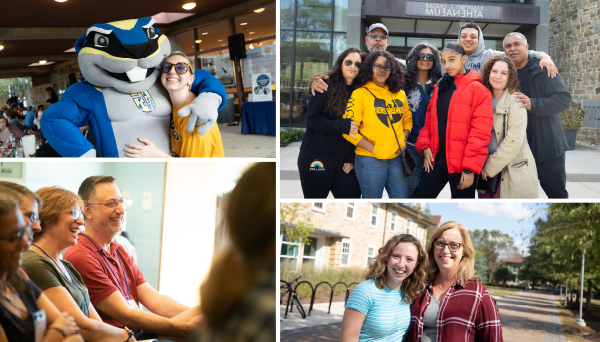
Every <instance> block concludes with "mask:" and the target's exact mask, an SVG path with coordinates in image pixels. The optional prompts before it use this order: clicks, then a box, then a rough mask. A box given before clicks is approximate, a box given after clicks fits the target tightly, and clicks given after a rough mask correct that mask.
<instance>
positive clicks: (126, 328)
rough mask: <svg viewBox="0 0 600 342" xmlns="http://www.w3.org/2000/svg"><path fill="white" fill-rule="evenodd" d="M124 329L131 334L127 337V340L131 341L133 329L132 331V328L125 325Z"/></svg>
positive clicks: (126, 341) (127, 341)
mask: <svg viewBox="0 0 600 342" xmlns="http://www.w3.org/2000/svg"><path fill="white" fill-rule="evenodd" d="M124 329H125V331H127V333H128V334H129V336H128V337H127V339H126V340H125V342H129V340H131V336H133V331H131V329H129V328H128V327H125V328H124Z"/></svg>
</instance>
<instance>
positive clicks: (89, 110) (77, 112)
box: [40, 69, 226, 157]
mask: <svg viewBox="0 0 600 342" xmlns="http://www.w3.org/2000/svg"><path fill="white" fill-rule="evenodd" d="M195 76H196V77H195V80H194V83H193V84H192V89H191V91H192V92H193V93H195V94H200V93H207V92H209V93H215V94H218V95H220V96H221V98H222V99H223V100H222V101H221V106H219V108H218V109H219V110H221V109H223V108H225V105H226V93H225V88H224V87H223V84H221V82H220V81H219V80H218V79H217V78H215V77H214V76H213V75H212V74H211V73H209V72H208V71H206V70H202V69H198V70H196V71H195ZM40 124H41V126H42V131H43V132H44V137H45V138H46V139H47V140H48V142H50V145H51V146H52V147H53V148H54V149H55V150H56V151H57V152H58V153H59V154H60V155H61V156H63V157H80V156H82V155H83V154H85V153H86V152H87V151H89V150H91V149H93V148H94V146H93V145H92V144H91V143H90V142H89V141H88V140H87V139H86V138H85V137H84V136H83V134H81V131H80V130H79V128H78V127H83V126H87V125H89V126H90V128H91V131H92V134H93V135H94V139H95V140H96V152H97V153H98V155H99V156H100V157H118V156H119V152H118V150H117V143H116V139H115V136H114V134H113V129H112V125H111V122H110V119H109V117H108V111H107V109H106V104H105V103H104V97H103V95H102V93H101V92H100V91H98V90H96V89H95V88H94V86H93V85H91V84H90V83H89V82H87V81H83V82H79V83H75V84H74V85H72V86H70V87H69V88H68V89H67V90H66V91H65V92H64V94H63V95H62V97H61V99H60V101H59V102H58V103H55V104H53V105H52V106H50V107H48V109H47V110H46V111H45V112H44V115H43V116H42V119H41V121H40Z"/></svg>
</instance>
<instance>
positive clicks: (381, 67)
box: [373, 64, 392, 72]
mask: <svg viewBox="0 0 600 342" xmlns="http://www.w3.org/2000/svg"><path fill="white" fill-rule="evenodd" d="M373 68H374V69H375V71H381V70H383V71H386V72H387V71H390V70H392V67H391V66H384V65H379V64H373Z"/></svg>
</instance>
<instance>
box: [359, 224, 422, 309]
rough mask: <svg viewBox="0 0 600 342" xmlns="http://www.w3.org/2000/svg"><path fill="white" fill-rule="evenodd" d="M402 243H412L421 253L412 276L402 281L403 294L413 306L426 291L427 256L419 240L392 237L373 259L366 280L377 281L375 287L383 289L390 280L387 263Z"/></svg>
mask: <svg viewBox="0 0 600 342" xmlns="http://www.w3.org/2000/svg"><path fill="white" fill-rule="evenodd" d="M402 242H408V243H412V244H413V245H415V247H417V251H418V253H419V255H418V257H417V265H416V267H415V269H414V270H413V272H412V274H411V275H410V276H408V278H406V279H404V281H402V287H401V288H402V292H403V293H404V296H406V300H407V302H408V303H409V304H412V303H413V301H414V300H415V298H417V296H418V295H419V293H421V291H423V289H425V277H426V273H425V263H426V262H427V254H425V249H423V246H421V243H420V242H419V240H417V238H416V237H414V236H412V235H410V234H399V235H395V236H392V237H391V238H390V239H389V240H388V242H387V243H386V244H385V246H383V247H381V248H379V251H378V253H377V256H375V257H374V258H373V260H372V261H371V264H369V266H368V267H367V270H366V273H365V279H373V280H375V285H376V286H377V287H378V288H380V289H383V287H384V286H385V283H386V281H387V278H388V276H389V275H388V274H387V262H388V260H390V258H391V257H392V253H393V252H394V248H396V246H398V244H400V243H402Z"/></svg>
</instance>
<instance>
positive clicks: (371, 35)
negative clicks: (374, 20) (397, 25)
mask: <svg viewBox="0 0 600 342" xmlns="http://www.w3.org/2000/svg"><path fill="white" fill-rule="evenodd" d="M369 38H371V39H381V40H386V39H388V35H387V34H377V33H369Z"/></svg>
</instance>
